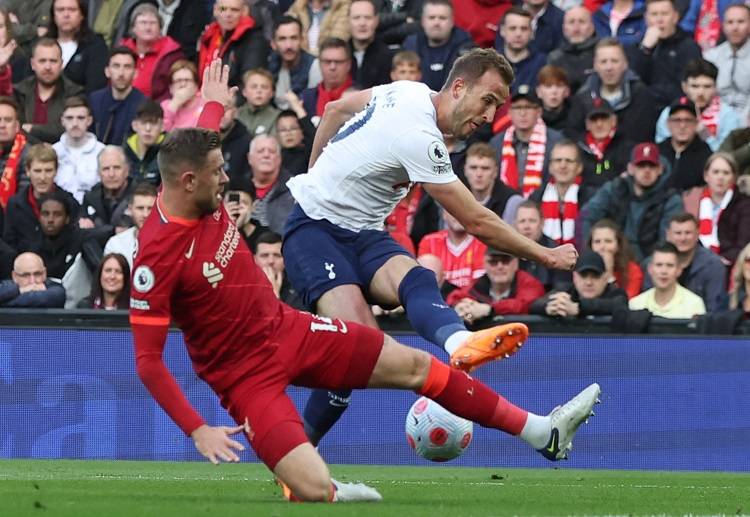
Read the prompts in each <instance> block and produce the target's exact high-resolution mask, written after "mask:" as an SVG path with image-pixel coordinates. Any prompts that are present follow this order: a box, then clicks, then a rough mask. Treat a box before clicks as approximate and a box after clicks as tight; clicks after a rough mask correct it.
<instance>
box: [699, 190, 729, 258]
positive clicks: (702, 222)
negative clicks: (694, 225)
mask: <svg viewBox="0 0 750 517" xmlns="http://www.w3.org/2000/svg"><path fill="white" fill-rule="evenodd" d="M733 195H734V190H732V189H731V188H730V189H729V190H727V191H726V193H725V194H724V198H723V199H722V200H721V204H720V205H719V211H718V212H717V213H716V218H714V216H713V215H714V202H713V200H712V199H711V192H709V190H708V189H705V190H704V191H703V194H701V200H700V204H699V205H698V221H699V227H698V228H699V233H700V240H701V244H703V247H705V248H707V249H710V250H711V251H713V252H714V253H719V218H720V217H721V213H722V212H723V211H724V209H725V208H726V207H727V205H728V204H729V202H730V201H732V196H733Z"/></svg>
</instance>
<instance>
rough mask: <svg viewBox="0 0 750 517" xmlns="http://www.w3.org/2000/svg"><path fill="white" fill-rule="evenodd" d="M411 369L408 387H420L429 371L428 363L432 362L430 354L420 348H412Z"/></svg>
mask: <svg viewBox="0 0 750 517" xmlns="http://www.w3.org/2000/svg"><path fill="white" fill-rule="evenodd" d="M410 360H411V369H410V373H409V386H408V387H409V389H413V390H416V389H419V388H421V387H422V386H423V385H424V383H425V380H426V379H427V375H428V374H429V373H430V365H431V364H432V356H431V355H430V354H428V353H427V352H423V351H422V350H413V353H412V354H411V358H410Z"/></svg>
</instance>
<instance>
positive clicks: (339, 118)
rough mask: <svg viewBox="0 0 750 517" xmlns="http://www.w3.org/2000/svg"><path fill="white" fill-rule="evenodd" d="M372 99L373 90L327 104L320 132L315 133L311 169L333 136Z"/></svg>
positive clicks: (319, 126) (319, 127) (319, 128)
mask: <svg viewBox="0 0 750 517" xmlns="http://www.w3.org/2000/svg"><path fill="white" fill-rule="evenodd" d="M370 99H372V88H370V89H367V90H362V91H361V92H357V93H353V94H352V95H347V96H346V97H345V98H343V99H339V100H337V101H333V102H329V103H328V104H326V109H325V112H323V117H322V118H321V119H320V124H319V125H318V130H317V132H316V133H315V140H313V147H312V153H311V154H310V165H309V167H310V168H311V167H312V166H313V165H315V162H316V161H317V160H318V157H319V156H320V153H322V152H323V148H324V147H325V146H326V144H327V143H328V141H329V140H330V139H331V138H333V135H335V134H336V133H338V131H339V129H341V126H343V125H344V124H345V123H346V121H347V120H349V119H350V118H352V117H353V116H354V115H355V114H356V113H359V112H360V111H362V110H363V109H364V108H365V106H367V103H368V102H370Z"/></svg>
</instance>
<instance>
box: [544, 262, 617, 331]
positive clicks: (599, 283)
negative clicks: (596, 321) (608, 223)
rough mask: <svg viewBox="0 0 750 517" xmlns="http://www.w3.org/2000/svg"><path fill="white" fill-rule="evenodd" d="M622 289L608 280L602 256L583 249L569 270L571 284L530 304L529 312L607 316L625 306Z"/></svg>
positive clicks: (581, 316)
mask: <svg viewBox="0 0 750 517" xmlns="http://www.w3.org/2000/svg"><path fill="white" fill-rule="evenodd" d="M627 306H628V298H627V295H626V294H625V291H623V290H622V289H620V288H619V287H617V286H616V285H615V284H613V283H611V282H609V281H608V278H607V274H606V268H605V266H604V260H603V259H602V257H601V255H599V254H598V253H596V252H595V251H591V250H586V251H584V252H583V254H582V255H581V257H580V258H579V259H578V263H577V264H576V268H575V271H573V285H572V286H571V287H570V288H568V289H567V290H565V291H558V290H555V291H552V292H550V293H548V294H546V295H545V296H544V297H542V298H539V299H538V300H535V301H534V303H532V304H531V308H530V310H529V313H530V314H540V315H542V316H552V317H561V318H586V317H588V316H611V315H612V314H613V313H614V312H615V311H617V310H619V309H624V308H627Z"/></svg>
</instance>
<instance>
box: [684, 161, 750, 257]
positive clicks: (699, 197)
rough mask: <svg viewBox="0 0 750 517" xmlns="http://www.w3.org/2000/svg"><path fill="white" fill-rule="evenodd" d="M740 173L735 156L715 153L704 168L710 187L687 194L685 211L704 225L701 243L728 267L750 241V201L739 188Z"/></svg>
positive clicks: (701, 225) (705, 177)
mask: <svg viewBox="0 0 750 517" xmlns="http://www.w3.org/2000/svg"><path fill="white" fill-rule="evenodd" d="M738 173H739V168H738V167H737V162H736V161H735V160H734V158H732V155H731V154H729V153H725V152H718V153H714V154H712V155H711V156H710V157H709V158H708V160H706V165H705V166H704V167H703V179H704V180H705V181H706V186H705V187H695V188H694V189H691V190H689V191H688V192H686V193H685V194H684V195H683V201H684V203H685V210H686V211H687V212H690V213H691V214H693V215H694V216H696V217H697V218H698V221H699V222H700V229H699V231H700V240H701V244H703V246H704V247H705V248H706V249H710V250H711V251H713V252H714V253H717V254H719V255H720V256H721V259H722V261H723V262H724V264H726V265H728V266H730V265H731V264H734V261H735V260H737V255H739V253H740V250H741V249H742V248H743V247H744V246H745V244H747V243H748V242H750V224H748V221H750V198H749V197H747V196H745V195H744V194H742V193H741V192H740V191H739V189H737V187H736V183H737V175H738Z"/></svg>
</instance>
